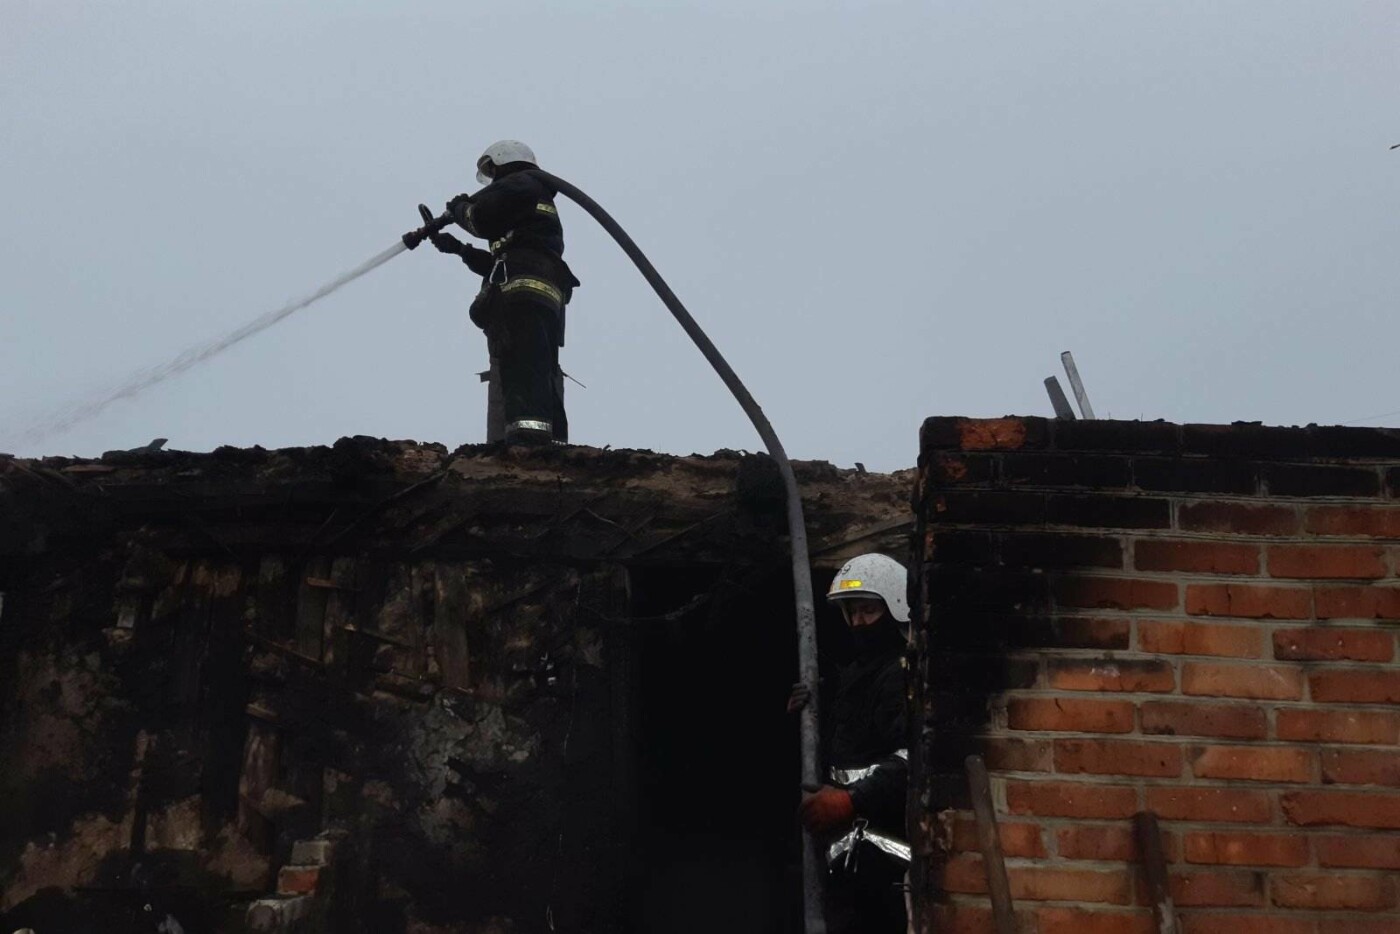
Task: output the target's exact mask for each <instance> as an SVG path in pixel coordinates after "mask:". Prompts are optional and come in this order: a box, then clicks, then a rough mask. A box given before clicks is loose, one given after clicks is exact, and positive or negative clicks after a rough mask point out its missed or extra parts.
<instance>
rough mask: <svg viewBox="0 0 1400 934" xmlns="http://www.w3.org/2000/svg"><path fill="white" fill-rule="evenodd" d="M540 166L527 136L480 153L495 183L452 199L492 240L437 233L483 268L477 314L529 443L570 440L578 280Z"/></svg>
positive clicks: (513, 427) (518, 429)
mask: <svg viewBox="0 0 1400 934" xmlns="http://www.w3.org/2000/svg"><path fill="white" fill-rule="evenodd" d="M538 167H539V163H538V162H537V161H536V160H535V154H534V152H533V151H532V150H531V149H530V147H529V146H526V145H525V144H524V143H521V142H518V141H516V140H501V141H500V142H497V143H492V144H491V145H490V146H488V147H486V151H485V152H483V153H482V154H481V158H480V159H478V160H477V162H476V168H477V173H476V177H477V181H479V182H481V183H482V184H484V185H485V186H486V187H485V188H483V189H481V190H480V191H478V192H477V193H476V194H473V195H465V194H464V195H458V196H457V197H455V198H453V199H452V200H451V201H449V202H448V203H447V209H448V211H449V212H450V213H451V214H452V217H453V219H454V220H455V221H456V222H457V223H458V224H459V225H460V226H461V227H462V228H464V229H465V230H466V231H467V232H468V233H469V234H471V235H472V236H474V237H479V238H481V239H483V240H485V241H486V242H487V243H488V245H489V246H490V249H489V250H482V249H479V248H477V247H474V246H469V245H467V244H465V243H462V242H461V241H460V240H458V239H457V238H456V237H454V236H452V235H451V234H448V233H436V234H433V235H432V241H433V246H435V247H437V248H438V249H439V250H441V251H442V252H444V253H451V254H453V255H455V256H459V257H461V259H462V262H464V263H466V264H467V266H468V267H470V269H471V270H472V272H475V273H476V274H477V275H479V276H481V279H482V282H481V291H480V292H479V293H478V294H477V296H476V299H475V300H474V301H473V302H472V306H471V319H472V321H473V322H474V323H475V324H476V325H477V327H479V328H481V329H482V330H483V331H485V332H486V343H487V347H488V349H489V351H490V354H491V358H492V360H493V361H495V363H496V364H497V365H498V367H499V373H500V380H501V392H502V396H503V402H504V407H505V423H506V424H505V433H506V440H507V441H517V442H526V443H549V442H550V441H561V442H562V441H567V440H568V437H569V425H568V419H567V418H566V417H565V415H564V399H563V382H562V374H561V371H560V369H559V348H560V347H562V346H563V345H564V306H566V305H567V304H568V303H569V298H570V297H571V296H572V295H573V290H574V289H575V288H576V287H577V286H578V284H579V283H578V280H577V279H575V278H574V274H573V273H572V272H571V271H570V270H569V267H568V265H567V264H566V263H565V262H564V228H563V226H562V225H561V224H560V223H559V211H558V209H557V208H556V207H555V206H554V196H555V194H556V192H555V191H554V189H553V188H552V187H551V186H550V185H548V184H547V183H546V182H545V181H544V180H543V179H541V178H540V177H539V175H538V174H536V173H532V172H530V171H529V170H530V169H534V168H538Z"/></svg>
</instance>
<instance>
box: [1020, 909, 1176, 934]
mask: <svg viewBox="0 0 1400 934" xmlns="http://www.w3.org/2000/svg"><path fill="white" fill-rule="evenodd" d="M1022 930H1027V929H1026V928H1022ZM1034 930H1035V931H1036V934H1154V932H1156V930H1157V926H1156V924H1155V923H1154V922H1153V920H1152V913H1151V912H1149V911H1113V912H1109V911H1090V910H1087V909H1083V908H1041V909H1040V910H1039V911H1037V912H1036V913H1035V928H1034Z"/></svg>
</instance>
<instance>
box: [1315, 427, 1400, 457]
mask: <svg viewBox="0 0 1400 934" xmlns="http://www.w3.org/2000/svg"><path fill="white" fill-rule="evenodd" d="M1308 431H1309V433H1311V434H1312V436H1313V439H1314V441H1315V442H1316V445H1317V451H1318V453H1319V454H1321V455H1323V456H1334V457H1335V456H1341V457H1384V458H1388V459H1391V460H1394V459H1395V458H1397V457H1400V430H1396V429H1394V428H1357V427H1353V426H1349V425H1312V426H1309V428H1308Z"/></svg>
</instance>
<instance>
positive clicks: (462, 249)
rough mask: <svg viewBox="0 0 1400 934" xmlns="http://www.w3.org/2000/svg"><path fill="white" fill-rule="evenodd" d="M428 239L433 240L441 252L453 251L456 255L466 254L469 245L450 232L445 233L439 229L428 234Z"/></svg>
mask: <svg viewBox="0 0 1400 934" xmlns="http://www.w3.org/2000/svg"><path fill="white" fill-rule="evenodd" d="M428 239H429V240H431V241H433V246H435V247H437V248H438V251H439V252H442V253H452V254H454V255H456V256H465V255H466V249H467V245H466V244H465V243H463V242H462V241H461V240H458V239H457V238H456V237H454V236H452V234H450V233H443V232H442V231H440V230H439V231H438V232H437V233H432V234H428Z"/></svg>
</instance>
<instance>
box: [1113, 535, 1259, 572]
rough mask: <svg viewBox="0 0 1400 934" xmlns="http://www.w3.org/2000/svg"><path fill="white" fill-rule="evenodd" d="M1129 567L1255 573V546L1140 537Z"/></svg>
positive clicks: (1158, 569) (1256, 568)
mask: <svg viewBox="0 0 1400 934" xmlns="http://www.w3.org/2000/svg"><path fill="white" fill-rule="evenodd" d="M1133 566H1134V567H1135V568H1137V569H1138V570H1139V571H1193V572H1198V573H1202V574H1258V573H1259V546H1258V545H1250V544H1229V543H1223V542H1202V541H1196V540H1193V539H1187V540H1184V541H1174V540H1171V539H1162V538H1144V539H1139V540H1138V541H1137V542H1136V543H1134V545H1133Z"/></svg>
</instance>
